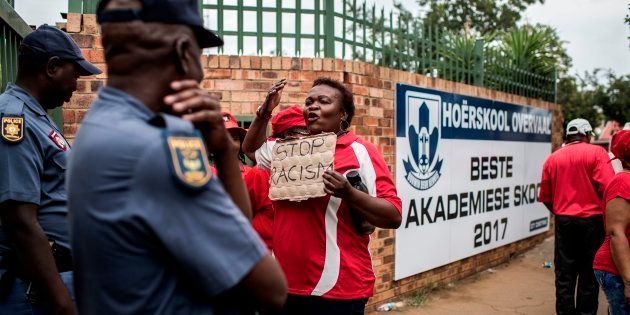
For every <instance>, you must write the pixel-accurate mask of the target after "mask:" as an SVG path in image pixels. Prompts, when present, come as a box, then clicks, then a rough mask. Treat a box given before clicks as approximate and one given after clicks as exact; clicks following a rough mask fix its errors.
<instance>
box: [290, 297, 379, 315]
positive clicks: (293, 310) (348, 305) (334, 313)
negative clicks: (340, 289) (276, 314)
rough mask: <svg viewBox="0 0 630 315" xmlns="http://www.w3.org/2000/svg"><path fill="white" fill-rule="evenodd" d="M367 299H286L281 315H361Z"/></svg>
mask: <svg viewBox="0 0 630 315" xmlns="http://www.w3.org/2000/svg"><path fill="white" fill-rule="evenodd" d="M367 301H368V299H356V300H332V299H326V298H322V297H319V296H299V295H291V294H289V296H288V297H287V302H286V303H285V304H284V308H283V310H282V313H281V314H282V315H363V314H364V313H365V304H366V303H367Z"/></svg>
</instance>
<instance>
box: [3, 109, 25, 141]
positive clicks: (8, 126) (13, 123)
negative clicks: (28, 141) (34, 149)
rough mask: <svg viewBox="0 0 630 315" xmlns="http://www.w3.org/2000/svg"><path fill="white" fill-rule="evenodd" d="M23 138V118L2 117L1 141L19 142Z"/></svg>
mask: <svg viewBox="0 0 630 315" xmlns="http://www.w3.org/2000/svg"><path fill="white" fill-rule="evenodd" d="M23 138H24V117H22V116H2V139H4V140H5V141H8V142H13V143H16V142H20V141H22V139H23Z"/></svg>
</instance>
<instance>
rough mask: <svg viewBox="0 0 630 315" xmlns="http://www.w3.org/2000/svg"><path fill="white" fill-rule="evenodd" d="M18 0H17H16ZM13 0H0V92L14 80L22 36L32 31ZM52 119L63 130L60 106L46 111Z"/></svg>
mask: <svg viewBox="0 0 630 315" xmlns="http://www.w3.org/2000/svg"><path fill="white" fill-rule="evenodd" d="M18 1H19V0H18ZM13 5H14V1H9V2H7V1H6V0H0V93H2V92H4V90H5V89H6V88H7V84H9V83H10V82H15V78H16V76H17V68H18V53H19V49H20V43H21V42H22V39H23V38H24V36H26V35H27V34H28V33H30V32H31V31H32V29H31V27H30V26H28V24H26V22H24V20H23V19H22V18H21V17H20V15H18V14H17V12H15V10H14V9H13ZM48 114H49V115H50V116H51V118H52V119H53V121H54V122H55V123H56V124H57V126H59V128H61V130H63V114H62V112H61V108H55V109H53V110H50V111H48Z"/></svg>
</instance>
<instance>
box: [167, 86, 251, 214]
mask: <svg viewBox="0 0 630 315" xmlns="http://www.w3.org/2000/svg"><path fill="white" fill-rule="evenodd" d="M171 88H172V89H173V90H174V91H175V92H176V93H175V94H173V95H169V96H167V97H165V99H164V103H165V104H166V105H169V106H172V111H173V113H175V114H176V115H180V116H181V117H182V119H185V120H188V121H191V122H192V123H194V124H195V126H196V127H197V128H198V129H199V130H200V131H201V132H202V133H203V136H204V138H205V141H206V146H207V147H208V150H209V151H210V152H211V153H213V154H214V156H215V161H216V168H217V174H218V176H219V179H220V180H221V182H222V183H223V187H224V188H225V191H226V192H227V193H228V195H229V196H230V197H231V198H232V200H233V201H234V203H235V204H236V205H237V206H238V207H239V208H240V209H241V211H242V212H243V214H244V215H245V217H247V218H248V219H249V220H250V221H251V220H252V210H251V205H250V203H249V195H248V194H247V189H246V188H245V183H244V182H243V178H242V176H241V169H240V165H239V161H238V159H237V158H236V152H234V150H235V149H234V145H233V142H232V138H231V137H230V134H229V133H228V132H227V130H226V129H225V126H224V124H223V115H222V114H221V106H220V104H219V100H218V99H216V98H214V97H213V96H211V95H210V94H208V93H207V92H206V91H205V90H203V89H201V88H200V87H199V83H197V81H194V80H184V81H175V82H173V83H171Z"/></svg>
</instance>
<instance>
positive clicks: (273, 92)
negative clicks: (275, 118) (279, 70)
mask: <svg viewBox="0 0 630 315" xmlns="http://www.w3.org/2000/svg"><path fill="white" fill-rule="evenodd" d="M286 84H287V79H282V80H280V81H278V82H276V83H274V85H273V86H272V87H271V88H270V89H269V92H268V93H267V98H266V99H265V102H264V103H263V105H262V110H263V111H264V112H265V113H269V114H270V113H271V112H272V111H273V109H274V108H276V107H277V106H278V104H280V98H281V97H282V90H283V89H284V86H285V85H286Z"/></svg>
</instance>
